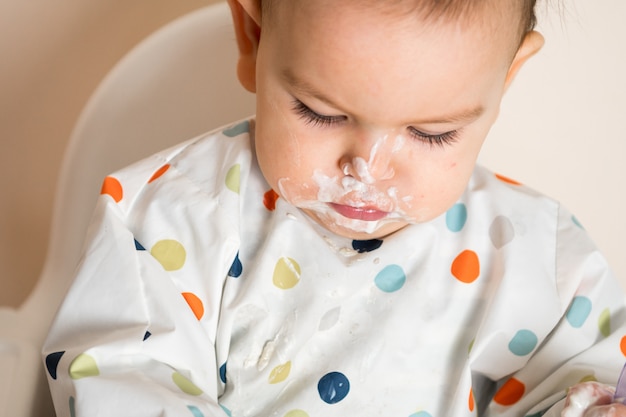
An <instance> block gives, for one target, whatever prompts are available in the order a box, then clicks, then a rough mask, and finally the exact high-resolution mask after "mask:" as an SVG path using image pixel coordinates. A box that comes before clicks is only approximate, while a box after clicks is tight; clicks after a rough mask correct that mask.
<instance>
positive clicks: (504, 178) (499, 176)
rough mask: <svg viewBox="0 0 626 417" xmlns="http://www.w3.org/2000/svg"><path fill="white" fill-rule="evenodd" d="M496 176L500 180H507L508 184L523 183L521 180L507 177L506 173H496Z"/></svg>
mask: <svg viewBox="0 0 626 417" xmlns="http://www.w3.org/2000/svg"><path fill="white" fill-rule="evenodd" d="M496 178H497V179H499V180H500V181H503V182H506V183H508V184H513V185H522V183H521V182H518V181H515V180H513V179H511V178H509V177H505V176H504V175H500V174H496Z"/></svg>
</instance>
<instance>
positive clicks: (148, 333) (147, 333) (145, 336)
mask: <svg viewBox="0 0 626 417" xmlns="http://www.w3.org/2000/svg"><path fill="white" fill-rule="evenodd" d="M150 336H152V333H150V332H146V333H145V334H144V335H143V341H144V342H145V341H146V339H147V338H149V337H150Z"/></svg>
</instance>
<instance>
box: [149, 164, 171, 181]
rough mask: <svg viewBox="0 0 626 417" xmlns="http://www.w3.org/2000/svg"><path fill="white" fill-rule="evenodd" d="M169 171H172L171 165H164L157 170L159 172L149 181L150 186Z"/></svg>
mask: <svg viewBox="0 0 626 417" xmlns="http://www.w3.org/2000/svg"><path fill="white" fill-rule="evenodd" d="M168 169H170V164H165V165H163V166H162V167H161V168H159V169H158V170H157V172H155V173H154V174H153V175H152V177H150V179H149V180H148V184H150V183H151V182H152V181H154V180H156V179H157V178H159V177H160V176H161V175H163V174H165V171H167V170H168Z"/></svg>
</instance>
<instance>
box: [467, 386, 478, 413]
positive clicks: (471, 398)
mask: <svg viewBox="0 0 626 417" xmlns="http://www.w3.org/2000/svg"><path fill="white" fill-rule="evenodd" d="M467 403H468V406H469V410H470V411H474V407H475V406H476V403H475V402H474V390H473V389H471V388H470V393H469V399H468V401H467Z"/></svg>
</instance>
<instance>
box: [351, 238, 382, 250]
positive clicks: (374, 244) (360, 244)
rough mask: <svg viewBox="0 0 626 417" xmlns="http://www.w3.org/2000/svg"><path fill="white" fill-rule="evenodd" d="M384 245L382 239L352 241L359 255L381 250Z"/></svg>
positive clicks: (353, 247)
mask: <svg viewBox="0 0 626 417" xmlns="http://www.w3.org/2000/svg"><path fill="white" fill-rule="evenodd" d="M382 244H383V241H382V240H380V239H371V240H353V241H352V249H354V250H355V251H357V252H359V253H364V252H371V251H373V250H376V249H378V248H380V246H381V245H382Z"/></svg>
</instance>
